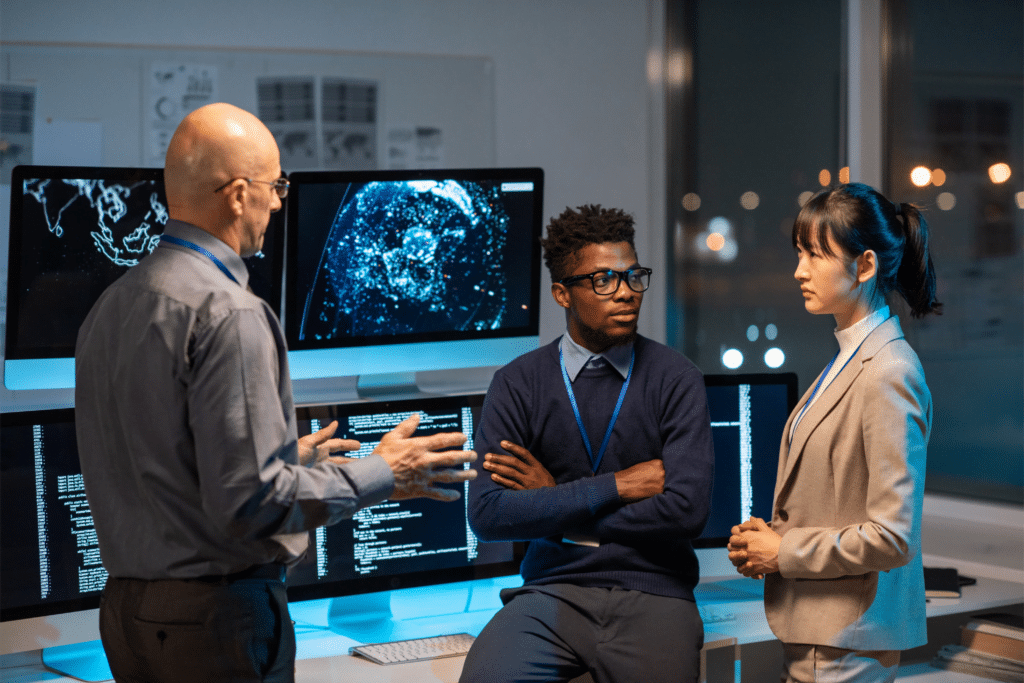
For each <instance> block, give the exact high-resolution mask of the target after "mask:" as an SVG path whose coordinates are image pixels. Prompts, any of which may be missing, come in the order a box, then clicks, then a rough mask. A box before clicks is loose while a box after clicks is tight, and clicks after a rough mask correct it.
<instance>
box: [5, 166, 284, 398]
mask: <svg viewBox="0 0 1024 683" xmlns="http://www.w3.org/2000/svg"><path fill="white" fill-rule="evenodd" d="M168 218H169V214H168V209H167V198H166V195H165V193H164V187H163V169H159V168H121V167H83V166H16V167H15V168H14V169H13V172H12V179H11V216H10V244H9V249H8V270H7V331H6V337H5V348H4V359H5V360H4V384H5V385H6V386H7V388H8V389H15V390H17V389H51V388H67V387H73V386H74V360H73V359H74V351H75V340H76V338H77V336H78V328H79V327H80V326H81V324H82V322H83V321H84V320H85V317H86V315H88V313H89V310H90V309H91V308H92V306H93V304H94V303H95V302H96V300H97V299H98V298H99V296H100V294H101V293H102V292H103V290H104V289H106V288H107V286H109V285H110V284H111V283H112V282H114V280H116V279H117V278H118V277H120V276H121V275H122V274H124V273H125V272H126V271H127V270H128V269H129V268H131V267H132V266H134V265H136V264H137V263H138V262H139V260H140V259H142V258H144V257H145V256H146V255H147V254H149V253H150V252H151V251H153V249H155V248H156V246H157V244H158V242H159V240H160V235H161V234H162V233H163V231H164V227H165V226H166V224H167V220H168ZM283 254H284V212H278V213H276V214H273V215H272V218H271V225H270V226H269V228H268V230H267V234H266V239H265V240H264V244H263V249H262V250H261V251H260V252H259V253H258V254H256V255H254V256H252V257H249V258H247V259H245V261H246V267H247V268H248V270H249V285H250V287H251V288H252V290H253V292H255V293H256V294H257V295H258V296H260V297H262V298H263V299H265V300H266V301H267V302H268V303H269V304H270V305H271V307H272V308H273V309H274V310H275V311H278V312H279V311H280V307H281V288H282V279H283V260H282V257H283Z"/></svg>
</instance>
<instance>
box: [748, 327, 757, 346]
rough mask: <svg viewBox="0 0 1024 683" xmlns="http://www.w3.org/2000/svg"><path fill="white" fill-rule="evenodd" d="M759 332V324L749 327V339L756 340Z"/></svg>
mask: <svg viewBox="0 0 1024 683" xmlns="http://www.w3.org/2000/svg"><path fill="white" fill-rule="evenodd" d="M758 334H759V332H758V329H757V325H751V326H750V327H748V328H747V341H752V342H756V341H757V335H758Z"/></svg>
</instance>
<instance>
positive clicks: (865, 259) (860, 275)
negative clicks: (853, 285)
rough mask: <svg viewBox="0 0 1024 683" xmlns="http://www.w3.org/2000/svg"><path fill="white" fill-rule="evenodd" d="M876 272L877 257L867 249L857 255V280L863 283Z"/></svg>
mask: <svg viewBox="0 0 1024 683" xmlns="http://www.w3.org/2000/svg"><path fill="white" fill-rule="evenodd" d="M877 272H878V257H877V256H876V255H875V252H874V251H873V250H871V249H868V250H867V251H865V252H864V253H863V254H861V255H860V256H858V257H857V282H859V283H861V284H864V283H865V282H867V281H868V280H870V279H871V278H873V277H875V274H876V273H877Z"/></svg>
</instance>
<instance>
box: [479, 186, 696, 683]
mask: <svg viewBox="0 0 1024 683" xmlns="http://www.w3.org/2000/svg"><path fill="white" fill-rule="evenodd" d="M633 235H634V228H633V219H632V218H631V217H630V216H629V215H627V214H626V213H624V212H622V211H620V210H618V209H604V208H601V207H600V206H592V205H588V206H581V207H579V208H578V210H576V211H573V210H571V209H566V211H565V212H563V213H562V215H560V216H559V217H558V218H555V219H553V220H552V221H551V223H550V225H549V226H548V229H547V239H545V240H542V245H543V247H544V258H545V261H546V263H547V266H548V269H549V271H550V273H551V279H552V282H553V284H552V285H551V293H552V295H553V296H554V298H555V301H556V302H557V303H558V305H559V306H561V307H562V308H564V309H565V315H566V327H567V330H566V334H564V335H562V336H561V337H560V338H559V339H558V340H556V341H554V342H552V343H551V344H548V345H546V346H543V347H541V348H539V349H537V350H536V351H532V352H530V353H527V354H525V355H523V356H521V357H519V358H517V359H516V360H514V361H513V362H511V363H509V364H508V365H507V366H505V367H504V368H502V369H501V370H499V371H498V372H497V373H495V375H494V379H493V380H492V382H491V386H490V388H489V389H488V392H487V399H486V401H485V403H484V408H483V413H482V415H481V419H480V425H479V427H478V429H477V433H476V442H475V448H476V450H477V451H478V452H480V453H486V455H485V456H484V461H483V462H482V471H481V473H480V476H478V477H477V478H476V479H475V480H474V481H473V482H472V483H471V484H470V494H469V495H470V500H469V511H470V524H471V525H472V527H473V530H474V531H475V532H476V534H477V535H478V537H479V538H480V540H482V541H499V540H520V541H528V546H527V551H526V556H525V558H524V560H523V563H522V566H521V573H522V575H523V580H524V585H523V587H521V588H517V589H508V590H505V591H503V592H502V596H501V598H502V602H503V603H504V607H503V608H502V609H501V610H500V611H499V612H498V613H497V615H496V616H495V617H494V619H492V620H491V622H490V623H489V624H488V625H487V626H486V627H485V628H484V630H483V632H481V634H480V636H479V637H478V638H477V640H476V642H475V643H474V644H473V647H472V649H471V650H470V653H469V655H468V656H467V658H466V663H465V666H464V668H463V672H462V678H461V679H460V680H461V681H462V682H463V683H476V682H478V681H495V682H497V681H501V682H502V683H506V682H509V681H527V680H529V681H533V680H537V681H540V680H543V681H569V680H572V679H574V678H576V677H578V676H580V675H582V674H584V673H586V672H589V673H590V674H591V676H592V677H593V679H594V681H595V682H596V683H603V682H609V683H610V682H621V681H634V680H643V681H645V682H647V681H653V682H657V681H673V682H675V681H696V680H697V678H698V675H699V670H700V648H701V645H702V644H703V640H704V630H703V625H702V623H701V619H700V614H699V613H698V611H697V606H696V604H695V602H694V597H693V589H694V587H695V586H696V584H697V580H698V577H699V570H698V566H697V558H696V555H695V554H694V551H693V548H692V546H691V543H690V539H692V538H695V537H697V536H698V535H699V534H700V533H701V531H702V530H703V528H704V523H705V521H706V519H707V515H708V510H709V505H710V499H711V481H712V475H713V469H714V453H713V447H712V442H711V428H710V421H709V415H708V408H707V400H706V395H705V391H704V382H703V377H702V376H701V373H700V371H699V370H698V369H697V368H696V366H694V365H693V363H691V362H690V361H689V360H687V359H686V358H685V357H683V356H682V355H680V354H679V353H677V352H675V351H673V350H672V349H669V348H668V347H666V346H664V345H662V344H659V343H657V342H654V341H652V340H650V339H647V338H645V337H643V336H640V335H639V334H638V333H637V320H638V318H639V315H640V306H641V303H642V302H643V295H644V292H645V291H646V290H647V287H648V285H649V284H650V277H651V270H650V269H649V268H644V267H642V266H641V265H640V264H639V262H638V261H637V256H636V249H635V247H634V244H633Z"/></svg>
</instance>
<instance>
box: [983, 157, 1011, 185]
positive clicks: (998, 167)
mask: <svg viewBox="0 0 1024 683" xmlns="http://www.w3.org/2000/svg"><path fill="white" fill-rule="evenodd" d="M1010 175H1011V173H1010V166H1009V165H1008V164H1004V163H1002V162H999V163H998V164H992V165H991V166H989V167H988V177H989V179H991V180H992V182H993V183H996V184H999V183H1005V182H1006V181H1007V180H1009V179H1010Z"/></svg>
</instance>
